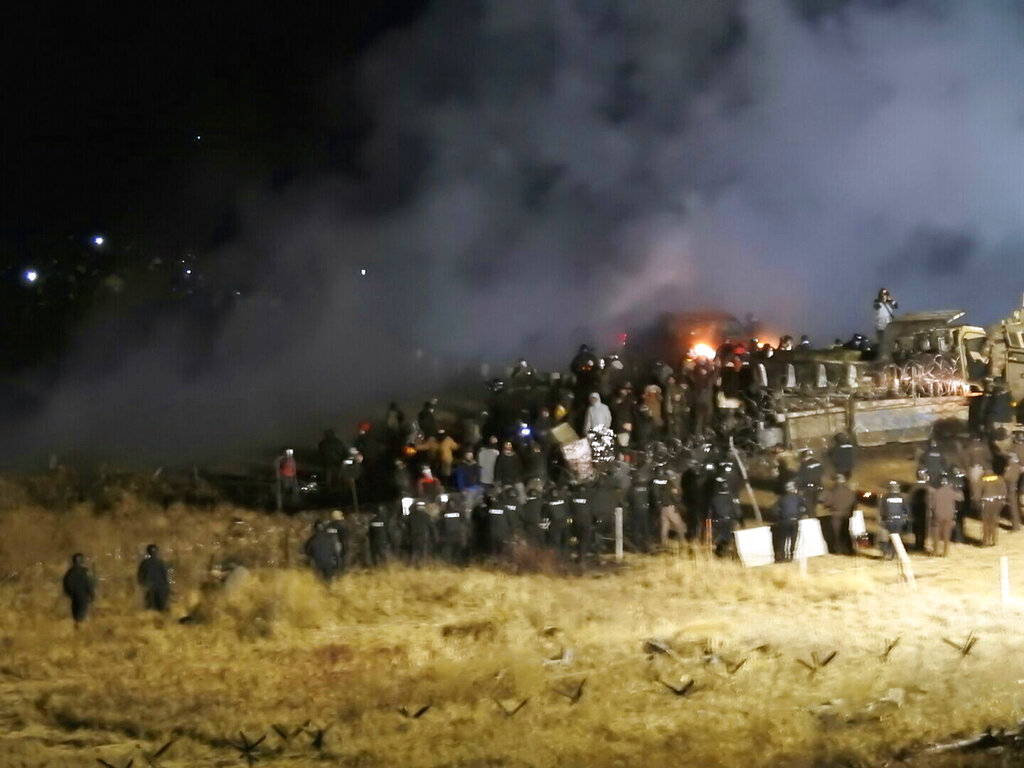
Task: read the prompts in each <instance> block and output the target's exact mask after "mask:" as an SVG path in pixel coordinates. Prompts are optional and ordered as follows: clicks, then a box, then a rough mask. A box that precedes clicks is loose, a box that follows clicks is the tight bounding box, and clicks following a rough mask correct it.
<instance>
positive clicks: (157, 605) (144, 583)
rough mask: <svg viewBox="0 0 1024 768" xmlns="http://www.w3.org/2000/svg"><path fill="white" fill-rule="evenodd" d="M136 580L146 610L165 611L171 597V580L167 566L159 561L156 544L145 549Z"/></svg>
mask: <svg viewBox="0 0 1024 768" xmlns="http://www.w3.org/2000/svg"><path fill="white" fill-rule="evenodd" d="M136 580H137V581H138V582H139V585H140V586H141V587H142V588H143V590H145V602H146V608H148V609H150V610H153V611H165V610H167V601H168V599H169V598H170V596H171V579H170V576H169V574H168V572H167V566H166V565H165V564H164V561H163V560H161V559H160V556H159V552H158V550H157V546H156V544H150V545H149V546H148V547H146V556H145V557H144V558H142V562H140V563H139V570H138V572H137V573H136Z"/></svg>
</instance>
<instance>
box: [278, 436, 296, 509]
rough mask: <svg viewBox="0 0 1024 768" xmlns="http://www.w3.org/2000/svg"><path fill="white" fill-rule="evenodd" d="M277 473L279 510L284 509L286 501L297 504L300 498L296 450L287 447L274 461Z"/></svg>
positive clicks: (289, 503)
mask: <svg viewBox="0 0 1024 768" xmlns="http://www.w3.org/2000/svg"><path fill="white" fill-rule="evenodd" d="M274 467H275V469H276V474H277V511H278V512H280V511H281V510H283V509H284V506H285V503H287V504H288V505H289V506H291V505H293V504H295V503H296V502H297V501H298V498H299V480H298V476H297V475H298V472H297V468H296V466H295V451H293V450H292V449H291V448H286V449H285V451H284V454H283V455H281V456H278V457H277V459H276V460H275V462H274Z"/></svg>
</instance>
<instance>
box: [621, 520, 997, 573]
mask: <svg viewBox="0 0 1024 768" xmlns="http://www.w3.org/2000/svg"><path fill="white" fill-rule="evenodd" d="M1004 559H1005V558H1004ZM615 562H617V563H621V562H622V507H616V508H615Z"/></svg>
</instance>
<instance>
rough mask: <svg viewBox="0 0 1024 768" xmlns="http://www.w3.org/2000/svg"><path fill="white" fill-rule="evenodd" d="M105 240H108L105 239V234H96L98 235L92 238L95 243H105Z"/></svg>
mask: <svg viewBox="0 0 1024 768" xmlns="http://www.w3.org/2000/svg"><path fill="white" fill-rule="evenodd" d="M105 242H106V240H104V239H103V235H96V237H94V238H93V239H92V244H93V245H103V243H105Z"/></svg>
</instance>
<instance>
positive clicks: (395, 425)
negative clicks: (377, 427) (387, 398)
mask: <svg viewBox="0 0 1024 768" xmlns="http://www.w3.org/2000/svg"><path fill="white" fill-rule="evenodd" d="M384 428H385V429H386V430H387V433H388V441H389V443H390V445H391V448H392V449H396V448H397V447H398V446H399V445H401V444H402V443H403V442H405V439H406V438H407V437H408V436H409V428H408V427H407V426H406V423H405V414H404V413H402V411H401V410H400V409H399V407H398V404H397V403H395V402H390V403H388V412H387V414H386V415H385V416H384Z"/></svg>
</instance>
